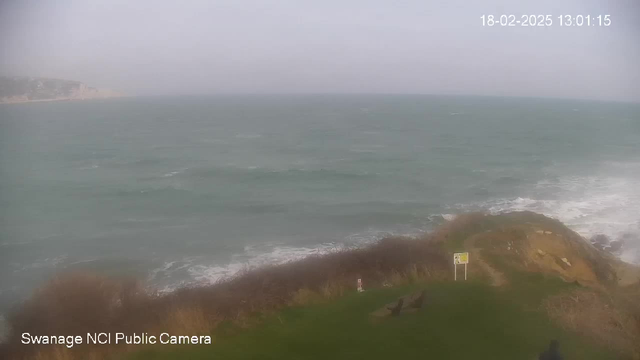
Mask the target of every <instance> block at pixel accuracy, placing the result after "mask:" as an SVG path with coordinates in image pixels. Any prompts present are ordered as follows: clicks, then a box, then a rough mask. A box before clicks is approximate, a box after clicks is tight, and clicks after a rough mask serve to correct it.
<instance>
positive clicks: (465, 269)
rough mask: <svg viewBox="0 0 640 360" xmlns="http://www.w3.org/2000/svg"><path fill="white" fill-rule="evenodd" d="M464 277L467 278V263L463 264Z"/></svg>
mask: <svg viewBox="0 0 640 360" xmlns="http://www.w3.org/2000/svg"><path fill="white" fill-rule="evenodd" d="M464 279H465V280H467V264H464Z"/></svg>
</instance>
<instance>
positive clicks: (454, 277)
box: [453, 263, 458, 281]
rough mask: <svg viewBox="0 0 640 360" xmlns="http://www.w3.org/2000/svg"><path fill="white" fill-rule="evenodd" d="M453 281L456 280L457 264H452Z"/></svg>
mask: <svg viewBox="0 0 640 360" xmlns="http://www.w3.org/2000/svg"><path fill="white" fill-rule="evenodd" d="M453 281H458V265H456V264H455V263H454V264H453Z"/></svg>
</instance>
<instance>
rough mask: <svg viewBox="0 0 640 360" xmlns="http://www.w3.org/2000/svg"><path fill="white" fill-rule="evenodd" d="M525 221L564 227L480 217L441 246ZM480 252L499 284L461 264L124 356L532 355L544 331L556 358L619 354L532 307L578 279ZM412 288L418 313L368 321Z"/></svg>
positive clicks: (135, 359)
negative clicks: (440, 278) (452, 273)
mask: <svg viewBox="0 0 640 360" xmlns="http://www.w3.org/2000/svg"><path fill="white" fill-rule="evenodd" d="M526 221H535V222H536V223H538V222H540V223H543V224H544V225H545V227H546V228H550V229H553V230H554V231H555V230H557V231H558V232H561V231H564V230H563V228H562V226H561V225H560V224H559V223H556V222H555V221H551V220H548V219H546V218H543V217H539V216H538V215H531V214H512V215H508V216H500V217H487V218H485V219H483V220H482V221H480V222H476V221H472V222H471V223H470V224H468V226H463V227H461V228H460V229H459V231H458V230H452V231H450V232H449V234H448V235H447V238H446V244H445V246H446V248H447V249H448V250H450V251H462V250H464V240H465V239H466V238H468V237H469V236H471V235H473V234H476V233H480V232H484V231H487V230H490V229H496V228H499V227H501V226H508V225H510V224H518V223H523V222H526ZM556 228H557V229H556ZM466 250H469V249H466ZM487 255H488V258H486V260H488V261H490V262H491V263H492V264H493V265H494V266H497V267H498V268H499V269H500V270H501V271H503V272H504V273H505V275H506V277H507V278H508V285H506V286H504V287H500V288H494V287H491V286H489V285H488V279H487V277H486V276H485V274H482V273H480V270H479V269H476V268H474V267H472V266H470V267H469V269H470V281H467V282H462V281H460V282H457V283H454V282H439V283H429V284H413V285H411V286H406V287H402V288H385V289H375V290H369V291H366V292H365V293H362V294H358V293H355V292H354V293H352V294H350V295H348V296H345V297H343V298H340V299H338V300H336V301H333V302H330V303H324V304H319V305H311V306H304V307H297V308H290V309H287V310H285V311H283V312H280V313H279V314H277V315H273V316H270V317H268V318H267V319H266V320H265V321H264V322H262V323H261V325H258V326H256V327H254V328H250V329H236V328H234V327H232V326H228V327H223V329H218V330H216V331H215V332H214V333H213V335H214V344H213V345H206V346H176V347H168V346H166V345H165V346H156V347H151V348H148V349H147V350H145V351H142V352H137V353H134V354H132V355H131V356H130V358H129V359H130V360H148V359H360V358H367V359H389V358H398V357H403V356H405V357H407V358H435V359H453V358H457V357H465V358H470V359H491V360H499V359H505V360H506V359H509V360H513V359H537V355H538V354H539V353H540V352H541V351H542V350H543V349H544V348H545V347H546V346H547V344H548V343H549V341H550V340H551V339H557V340H559V341H560V344H561V352H562V354H563V355H564V356H565V358H566V359H581V360H588V359H594V360H595V359H603V360H604V359H624V358H623V357H620V356H619V355H617V354H616V353H613V352H612V351H611V350H609V349H606V348H604V347H602V346H600V345H598V344H596V343H594V342H593V341H590V340H589V339H586V338H583V337H580V336H579V335H577V334H575V333H573V332H571V331H569V330H564V329H562V328H560V327H559V326H558V325H557V324H555V323H553V322H551V320H549V318H548V317H547V316H546V314H545V313H544V312H543V311H542V310H541V309H540V304H541V302H542V300H543V299H544V298H546V297H547V296H549V295H554V294H558V293H560V292H563V291H566V290H571V289H572V288H575V287H577V286H579V285H576V284H569V283H565V282H563V281H561V280H560V279H558V278H556V277H553V276H548V275H544V274H541V273H525V272H521V271H518V270H515V269H513V268H512V267H510V266H508V265H507V264H504V263H502V261H501V259H497V258H495V257H492V256H491V255H490V254H487ZM422 288H426V289H427V290H428V299H429V300H428V302H427V303H426V305H425V308H424V309H423V310H422V311H421V312H419V313H416V314H403V315H401V316H400V317H399V318H387V319H383V320H379V321H377V322H375V323H374V322H372V319H371V317H370V315H369V313H370V312H371V311H373V310H375V309H377V308H380V307H381V306H383V305H384V304H386V303H388V302H390V301H393V300H395V299H396V298H397V297H398V296H401V295H405V294H407V293H409V292H411V291H415V290H417V289H422Z"/></svg>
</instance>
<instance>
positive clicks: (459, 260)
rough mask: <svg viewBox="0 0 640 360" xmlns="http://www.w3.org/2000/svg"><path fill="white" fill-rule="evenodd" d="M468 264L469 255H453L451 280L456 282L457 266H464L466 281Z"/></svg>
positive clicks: (464, 253)
mask: <svg viewBox="0 0 640 360" xmlns="http://www.w3.org/2000/svg"><path fill="white" fill-rule="evenodd" d="M468 263H469V253H468V252H463V253H454V254H453V280H455V281H457V280H458V264H464V279H465V280H467V264H468Z"/></svg>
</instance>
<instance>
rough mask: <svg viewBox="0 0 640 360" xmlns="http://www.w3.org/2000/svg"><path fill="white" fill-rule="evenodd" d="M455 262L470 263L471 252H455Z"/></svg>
mask: <svg viewBox="0 0 640 360" xmlns="http://www.w3.org/2000/svg"><path fill="white" fill-rule="evenodd" d="M453 263H454V264H455V265H458V264H468V263H469V253H468V252H463V253H455V254H453Z"/></svg>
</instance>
